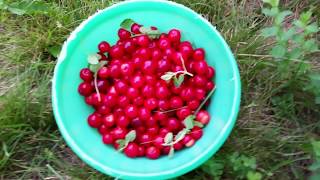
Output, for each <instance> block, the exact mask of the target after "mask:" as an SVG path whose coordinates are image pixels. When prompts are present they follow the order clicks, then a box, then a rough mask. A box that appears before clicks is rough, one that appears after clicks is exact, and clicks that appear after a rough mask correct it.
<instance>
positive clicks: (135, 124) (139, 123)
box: [130, 118, 143, 128]
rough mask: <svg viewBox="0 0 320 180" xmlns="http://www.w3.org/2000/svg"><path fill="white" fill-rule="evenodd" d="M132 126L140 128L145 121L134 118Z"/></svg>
mask: <svg viewBox="0 0 320 180" xmlns="http://www.w3.org/2000/svg"><path fill="white" fill-rule="evenodd" d="M130 124H131V125H132V127H134V128H138V127H142V126H143V122H142V120H141V119H139V118H134V119H132V120H131V123H130Z"/></svg>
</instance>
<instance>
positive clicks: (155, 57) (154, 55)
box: [151, 49, 162, 61]
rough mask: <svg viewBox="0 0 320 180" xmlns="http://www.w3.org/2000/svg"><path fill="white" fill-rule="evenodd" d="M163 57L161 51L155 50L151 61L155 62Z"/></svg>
mask: <svg viewBox="0 0 320 180" xmlns="http://www.w3.org/2000/svg"><path fill="white" fill-rule="evenodd" d="M161 57H162V55H161V51H160V50H159V49H154V50H153V51H152V52H151V59H152V60H153V61H158V60H160V59H161Z"/></svg>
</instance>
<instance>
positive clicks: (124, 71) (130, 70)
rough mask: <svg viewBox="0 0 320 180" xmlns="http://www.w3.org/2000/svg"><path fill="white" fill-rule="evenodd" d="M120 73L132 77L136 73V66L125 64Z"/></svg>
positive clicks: (122, 65)
mask: <svg viewBox="0 0 320 180" xmlns="http://www.w3.org/2000/svg"><path fill="white" fill-rule="evenodd" d="M120 71H121V74H122V75H123V76H131V75H132V74H133V71H134V65H133V64H132V63H123V64H121V66H120Z"/></svg>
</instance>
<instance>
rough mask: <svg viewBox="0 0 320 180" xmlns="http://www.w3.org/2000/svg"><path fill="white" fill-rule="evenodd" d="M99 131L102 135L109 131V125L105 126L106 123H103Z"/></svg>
mask: <svg viewBox="0 0 320 180" xmlns="http://www.w3.org/2000/svg"><path fill="white" fill-rule="evenodd" d="M98 131H99V133H100V134H101V135H103V134H106V133H109V129H108V127H107V126H105V125H104V124H102V125H101V126H100V127H99V128H98Z"/></svg>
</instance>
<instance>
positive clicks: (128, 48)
mask: <svg viewBox="0 0 320 180" xmlns="http://www.w3.org/2000/svg"><path fill="white" fill-rule="evenodd" d="M123 48H124V51H125V52H127V53H129V54H132V53H133V52H134V51H135V49H136V47H135V45H134V43H133V41H132V40H128V41H126V42H125V43H124V44H123Z"/></svg>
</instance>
